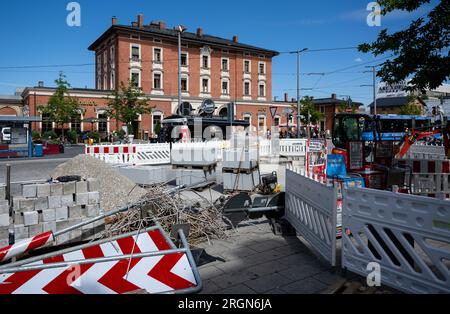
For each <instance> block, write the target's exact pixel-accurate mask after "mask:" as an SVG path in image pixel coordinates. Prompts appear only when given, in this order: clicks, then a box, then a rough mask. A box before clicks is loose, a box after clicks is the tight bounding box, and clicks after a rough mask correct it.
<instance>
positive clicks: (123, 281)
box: [0, 229, 197, 294]
mask: <svg viewBox="0 0 450 314" xmlns="http://www.w3.org/2000/svg"><path fill="white" fill-rule="evenodd" d="M170 249H172V247H171V245H170V244H169V242H168V241H167V240H166V238H165V237H164V236H163V234H162V232H161V230H159V229H156V230H152V231H148V232H144V233H141V234H139V235H134V236H126V237H123V238H119V239H116V240H114V241H110V242H106V243H102V244H95V243H93V245H92V246H89V247H86V248H84V249H81V250H75V251H72V252H69V253H66V254H63V255H59V256H58V255H56V256H53V257H52V258H49V259H45V260H41V261H39V262H36V263H31V264H28V265H27V266H31V265H33V266H34V265H43V264H51V263H61V262H69V261H78V260H89V259H93V258H102V257H114V256H121V255H131V254H139V253H146V252H155V251H165V250H170ZM196 286H197V282H196V280H195V277H194V273H193V270H192V267H191V265H190V264H189V260H188V258H187V256H186V253H175V254H167V255H162V256H152V257H145V258H133V259H131V260H130V259H121V260H118V261H109V262H99V263H88V264H81V265H71V266H64V267H57V268H48V269H41V270H28V271H22V272H16V273H4V274H0V294H123V293H129V292H133V291H137V290H146V291H147V292H149V293H163V292H171V291H173V292H175V291H176V290H181V289H188V288H193V287H196Z"/></svg>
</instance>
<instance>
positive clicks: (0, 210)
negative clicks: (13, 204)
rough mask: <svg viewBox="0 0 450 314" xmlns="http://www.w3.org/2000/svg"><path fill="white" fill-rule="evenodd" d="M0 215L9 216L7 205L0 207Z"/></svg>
mask: <svg viewBox="0 0 450 314" xmlns="http://www.w3.org/2000/svg"><path fill="white" fill-rule="evenodd" d="M0 214H9V205H8V204H6V205H0Z"/></svg>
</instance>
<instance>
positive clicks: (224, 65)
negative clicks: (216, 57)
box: [222, 59, 228, 72]
mask: <svg viewBox="0 0 450 314" xmlns="http://www.w3.org/2000/svg"><path fill="white" fill-rule="evenodd" d="M222 71H224V72H228V59H222Z"/></svg>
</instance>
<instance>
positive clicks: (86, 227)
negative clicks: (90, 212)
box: [81, 218, 94, 231]
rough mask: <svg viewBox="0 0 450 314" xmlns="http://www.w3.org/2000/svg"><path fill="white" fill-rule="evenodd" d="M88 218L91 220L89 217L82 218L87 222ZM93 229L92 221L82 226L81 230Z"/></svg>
mask: <svg viewBox="0 0 450 314" xmlns="http://www.w3.org/2000/svg"><path fill="white" fill-rule="evenodd" d="M88 220H89V218H82V221H83V222H86V221H88ZM91 229H94V224H93V223H90V224H88V225H85V226H83V227H81V230H83V231H84V230H91Z"/></svg>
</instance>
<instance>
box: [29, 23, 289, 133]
mask: <svg viewBox="0 0 450 314" xmlns="http://www.w3.org/2000/svg"><path fill="white" fill-rule="evenodd" d="M178 32H179V31H178V30H177V29H172V28H169V27H167V25H166V24H165V23H164V22H162V21H159V22H151V23H148V24H146V23H144V18H143V16H142V15H139V16H138V18H137V21H136V22H132V23H131V25H119V24H118V22H117V18H115V17H113V18H112V25H111V26H110V27H109V28H108V29H107V30H106V31H105V32H104V33H103V34H102V35H101V36H100V37H99V38H98V39H97V40H95V42H94V43H92V45H90V47H89V50H91V51H93V52H95V63H96V76H95V78H96V79H95V81H96V88H95V89H71V90H70V91H69V93H70V95H71V96H72V97H76V98H78V99H79V101H80V102H81V104H82V107H83V109H82V110H81V112H80V116H81V118H82V119H84V120H86V119H87V121H85V122H83V123H81V124H80V123H78V124H75V125H71V124H69V125H66V126H65V128H72V129H73V128H75V129H77V130H79V131H90V130H91V129H92V130H94V131H99V132H101V133H103V134H107V133H109V132H112V131H114V130H115V129H116V122H115V121H112V120H109V119H107V117H106V115H105V114H106V109H107V97H108V96H110V95H111V90H114V89H117V88H118V87H119V86H120V84H122V83H123V84H128V83H129V82H130V83H131V84H134V85H135V86H137V87H140V88H141V89H142V90H143V92H144V93H145V94H146V96H147V97H148V99H149V102H148V104H149V106H151V107H154V108H155V109H154V110H153V112H152V113H151V114H145V115H143V116H140V117H139V118H138V119H137V121H136V127H135V130H136V133H137V134H136V136H137V137H138V138H147V137H149V136H152V135H153V133H154V128H155V126H156V125H157V124H158V121H160V120H161V119H164V117H168V116H171V115H173V114H176V113H177V112H178V106H179V104H178ZM181 36H182V55H181V65H182V67H181V69H182V70H181V71H182V83H181V86H182V101H183V102H189V103H190V104H191V106H192V108H193V110H194V111H193V114H195V113H196V110H197V109H198V108H199V106H200V105H201V103H202V102H203V101H204V100H205V99H212V100H214V102H215V104H216V112H215V114H216V115H222V116H226V115H227V104H228V103H230V102H234V103H235V105H236V108H235V112H236V119H246V120H249V121H250V122H251V124H252V125H253V126H254V127H256V128H257V129H259V130H260V131H265V130H266V129H267V128H270V127H271V125H272V121H273V120H272V118H271V114H270V107H271V106H274V105H276V106H278V107H280V108H281V109H280V110H278V112H279V113H281V111H282V108H286V107H289V106H290V103H283V102H279V103H274V102H273V101H272V58H273V57H275V56H277V55H278V52H276V51H273V50H268V49H263V48H258V47H255V46H251V45H247V44H243V43H240V42H239V40H238V36H234V37H233V38H232V39H224V38H219V37H215V36H211V35H207V34H205V33H204V32H203V29H201V28H198V29H197V30H196V32H189V31H185V32H183V33H182V35H181ZM53 92H54V89H52V88H48V87H43V86H40V87H34V88H26V89H25V90H24V92H23V94H22V96H23V98H24V104H25V105H27V106H28V107H29V110H30V114H32V115H39V112H38V109H37V108H38V107H39V106H42V105H45V104H46V103H47V101H48V98H49V97H50V96H51V94H52V93H53ZM89 119H91V121H89ZM92 119H96V120H99V121H94V122H92V121H93V120H92ZM44 120H45V117H44ZM277 123H280V124H281V123H285V124H286V121H285V117H284V116H282V115H281V114H279V115H278V117H277ZM52 127H53V128H54V127H55V125H54V124H52V123H51V121H44V122H43V123H41V124H38V125H34V128H36V129H38V130H44V131H45V130H49V129H51V128H52Z"/></svg>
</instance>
